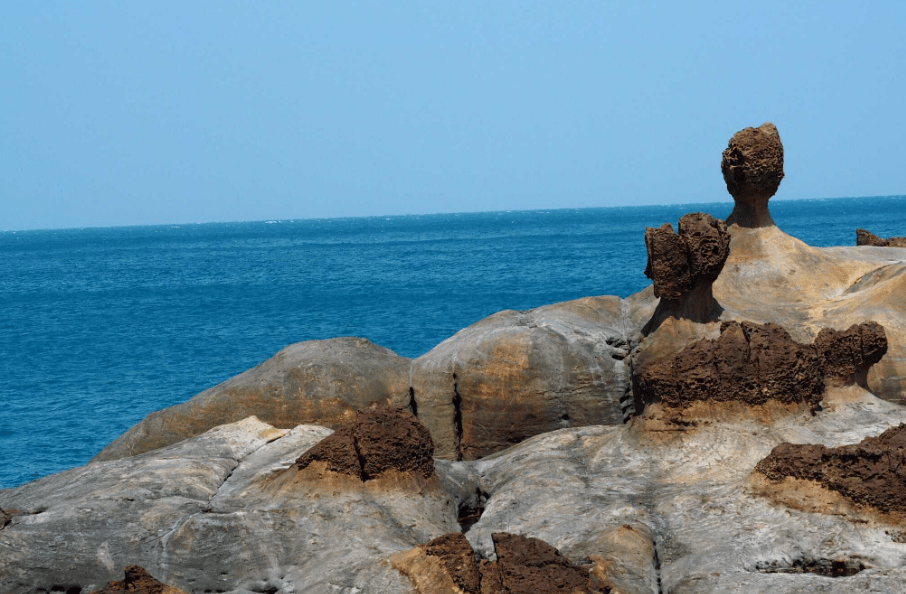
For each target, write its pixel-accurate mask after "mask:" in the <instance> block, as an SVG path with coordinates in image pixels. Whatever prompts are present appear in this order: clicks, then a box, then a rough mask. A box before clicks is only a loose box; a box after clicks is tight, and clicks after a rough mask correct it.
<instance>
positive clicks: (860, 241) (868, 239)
mask: <svg viewBox="0 0 906 594" xmlns="http://www.w3.org/2000/svg"><path fill="white" fill-rule="evenodd" d="M856 245H871V246H876V247H897V248H906V237H889V238H887V239H882V238H880V237H878V236H877V235H875V234H874V233H871V232H869V231H866V230H865V229H856Z"/></svg>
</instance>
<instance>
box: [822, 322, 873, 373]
mask: <svg viewBox="0 0 906 594" xmlns="http://www.w3.org/2000/svg"><path fill="white" fill-rule="evenodd" d="M814 346H815V350H816V351H817V353H818V356H819V357H820V359H821V365H822V367H823V368H824V376H825V377H826V378H832V379H837V380H839V381H842V382H844V383H851V382H853V381H859V383H860V385H862V386H863V387H865V386H866V380H865V379H864V378H866V377H867V375H868V370H869V368H870V367H871V366H872V365H874V364H875V363H878V362H880V361H881V358H882V357H883V356H884V355H885V354H886V353H887V334H886V333H885V332H884V328H883V326H881V325H880V324H878V323H877V322H868V323H865V324H859V325H855V324H854V325H852V326H850V327H849V328H848V329H847V330H845V331H842V332H841V331H839V330H834V329H832V328H823V329H822V330H821V331H820V332H818V336H816V337H815V343H814Z"/></svg>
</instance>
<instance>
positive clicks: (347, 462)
mask: <svg viewBox="0 0 906 594" xmlns="http://www.w3.org/2000/svg"><path fill="white" fill-rule="evenodd" d="M433 455H434V442H433V441H432V440H431V434H430V433H428V430H427V429H425V428H424V426H423V425H422V424H421V423H419V422H418V419H416V418H415V417H414V416H413V415H412V413H410V412H409V411H408V410H405V409H401V408H397V409H393V408H380V409H373V410H368V411H363V412H361V413H359V417H358V419H357V420H356V421H355V423H353V424H351V425H345V426H343V427H340V428H339V429H337V430H336V431H335V432H334V433H333V434H331V435H330V436H328V437H325V438H324V439H323V440H322V441H320V442H318V444H316V445H315V446H314V447H313V448H311V449H310V450H308V451H307V452H305V454H303V455H302V456H300V457H299V459H298V460H296V464H295V466H296V468H297V469H298V470H303V469H305V468H307V467H308V466H309V465H311V463H312V462H324V463H325V464H326V466H327V468H328V470H331V471H332V472H337V473H340V474H348V475H351V476H355V477H356V478H358V479H360V480H361V481H362V482H364V481H367V480H371V479H375V478H379V477H381V476H382V475H384V474H385V473H387V472H389V471H397V472H402V473H418V474H420V475H422V476H423V477H424V478H429V477H430V476H432V475H433V474H434V458H433Z"/></svg>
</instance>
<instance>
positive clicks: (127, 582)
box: [92, 565, 186, 594]
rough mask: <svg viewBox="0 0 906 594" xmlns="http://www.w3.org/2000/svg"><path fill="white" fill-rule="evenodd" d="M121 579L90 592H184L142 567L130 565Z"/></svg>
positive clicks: (175, 593) (168, 593) (140, 593)
mask: <svg viewBox="0 0 906 594" xmlns="http://www.w3.org/2000/svg"><path fill="white" fill-rule="evenodd" d="M125 573H126V576H125V577H124V578H123V580H122V581H118V582H110V585H108V586H107V587H105V588H101V589H100V590H95V591H94V592H93V593H92V594H186V592H185V591H184V590H180V589H179V588H173V587H171V586H168V585H166V584H164V583H162V582H160V581H159V580H157V579H155V578H154V577H153V576H152V575H151V574H150V573H148V572H147V571H146V570H145V568H144V567H141V566H139V565H130V566H128V567H127V568H126V572H125Z"/></svg>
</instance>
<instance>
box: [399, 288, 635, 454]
mask: <svg viewBox="0 0 906 594" xmlns="http://www.w3.org/2000/svg"><path fill="white" fill-rule="evenodd" d="M652 310H653V297H652V295H651V293H650V292H648V291H646V292H644V293H643V294H640V295H639V296H637V297H635V298H633V299H627V300H621V299H619V298H617V297H589V298H585V299H579V300H577V301H570V302H566V303H559V304H556V305H550V306H545V307H540V308H538V309H534V310H531V311H527V312H516V311H504V312H500V313H498V314H495V315H493V316H491V317H489V318H486V319H484V320H481V321H480V322H478V323H476V324H473V325H472V326H469V327H468V328H466V329H464V330H461V331H460V332H458V333H456V335H454V336H453V337H451V338H449V339H447V340H445V341H444V342H442V343H441V344H439V345H438V346H437V347H435V348H434V349H433V350H431V351H430V352H428V353H426V354H425V355H422V356H421V357H419V358H418V359H416V360H414V361H413V363H412V372H411V378H412V389H413V401H414V402H415V404H416V406H417V410H418V418H419V420H420V421H421V422H422V423H423V424H424V425H425V426H426V427H427V428H428V429H429V430H430V431H431V436H432V437H433V439H434V443H435V446H436V448H437V452H436V455H437V456H438V457H441V458H447V459H466V460H474V459H477V458H481V457H483V456H487V455H489V454H492V453H494V452H497V451H500V450H502V449H504V448H506V447H509V446H510V445H512V444H515V443H519V442H520V441H522V440H524V439H526V438H527V437H531V436H532V435H538V434H539V433H544V432H546V431H552V430H554V429H559V428H562V427H574V426H585V425H597V424H614V423H620V422H622V421H623V419H624V418H625V417H626V416H627V415H628V412H629V409H630V408H631V397H630V396H629V394H628V387H629V383H628V380H629V374H628V369H627V367H626V366H625V364H624V359H625V357H626V355H627V354H628V352H629V348H630V340H631V339H632V338H633V336H634V335H635V334H636V333H637V329H638V328H639V327H641V325H642V324H643V323H644V321H645V320H646V319H647V318H648V317H650V315H651V311H652Z"/></svg>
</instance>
